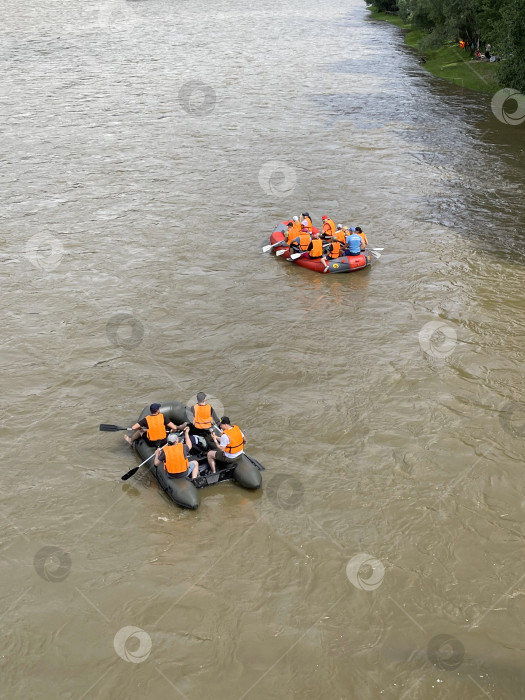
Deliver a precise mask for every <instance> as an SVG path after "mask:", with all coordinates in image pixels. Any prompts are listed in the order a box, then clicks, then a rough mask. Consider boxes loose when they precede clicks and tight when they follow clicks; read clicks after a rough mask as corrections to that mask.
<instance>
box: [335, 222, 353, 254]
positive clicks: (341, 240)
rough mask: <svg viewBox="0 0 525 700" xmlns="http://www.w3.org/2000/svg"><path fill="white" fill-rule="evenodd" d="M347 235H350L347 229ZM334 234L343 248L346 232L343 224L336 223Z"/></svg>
mask: <svg viewBox="0 0 525 700" xmlns="http://www.w3.org/2000/svg"><path fill="white" fill-rule="evenodd" d="M345 228H346V227H345ZM346 230H347V231H348V229H346ZM348 235H350V231H348ZM334 236H335V237H336V239H337V240H338V241H339V243H340V244H341V245H342V246H343V248H344V247H345V244H346V232H345V230H344V228H343V224H337V228H336V230H335V233H334Z"/></svg>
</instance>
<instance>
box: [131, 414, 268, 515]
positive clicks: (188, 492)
mask: <svg viewBox="0 0 525 700" xmlns="http://www.w3.org/2000/svg"><path fill="white" fill-rule="evenodd" d="M160 410H161V412H162V413H163V414H164V415H165V416H166V417H167V418H168V419H169V420H170V421H172V422H173V423H175V425H180V424H181V423H184V422H185V421H187V420H188V417H187V413H186V407H185V405H184V404H183V403H181V402H180V401H164V402H162V403H161V405H160ZM149 413H150V410H149V406H146V407H145V408H144V410H143V411H142V413H141V414H140V416H139V420H141V419H142V418H144V417H145V416H147V415H149ZM190 432H191V431H190ZM201 442H204V441H203V440H202V441H201ZM208 448H209V449H215V444H208V445H207V446H205V445H204V444H203V445H202V447H201V448H199V447H198V446H196V447H194V448H193V449H192V452H191V455H190V459H195V460H197V461H198V462H199V476H198V477H197V478H196V479H190V478H179V479H170V478H168V476H167V475H166V471H165V469H164V466H163V465H162V464H161V465H160V466H158V467H156V466H155V464H154V460H153V458H152V459H150V460H149V462H148V463H147V464H148V466H149V469H150V471H151V472H152V473H153V475H154V476H155V478H156V479H157V481H158V483H159V485H160V487H161V488H162V490H163V491H164V493H165V494H166V495H167V496H168V498H170V499H171V500H172V501H173V502H174V503H176V504H177V505H178V506H181V507H182V508H191V509H192V510H195V509H196V508H198V507H199V502H200V498H199V489H202V488H205V487H206V486H212V485H213V484H218V483H220V482H222V481H235V482H237V483H238V484H239V486H243V487H244V488H246V489H252V490H253V489H258V488H260V486H261V484H262V477H261V471H263V470H264V467H263V466H262V464H261V463H260V462H258V461H257V460H256V459H254V458H253V457H248V455H247V454H243V456H242V457H241V459H240V460H238V461H237V462H235V464H232V465H231V466H230V465H228V464H225V465H223V464H221V463H220V462H217V466H216V469H217V471H216V473H215V474H213V473H211V472H210V471H209V469H207V466H208V461H207V459H206V453H207V450H208ZM135 449H136V450H137V452H138V454H139V455H140V457H141V460H145V459H147V458H148V457H150V456H151V455H152V454H153V453H154V452H155V447H153V446H152V445H150V444H149V443H147V442H146V440H144V439H142V438H140V439H139V440H137V441H136V442H135Z"/></svg>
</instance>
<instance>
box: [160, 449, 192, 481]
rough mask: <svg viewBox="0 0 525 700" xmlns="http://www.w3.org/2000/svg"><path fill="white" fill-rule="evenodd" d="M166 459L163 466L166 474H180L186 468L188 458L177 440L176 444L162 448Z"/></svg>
mask: <svg viewBox="0 0 525 700" xmlns="http://www.w3.org/2000/svg"><path fill="white" fill-rule="evenodd" d="M162 449H163V450H164V455H165V456H166V461H165V462H164V468H165V470H166V471H167V472H168V474H182V472H185V471H186V470H187V469H188V465H189V460H188V458H187V457H185V456H184V445H183V443H182V442H178V443H177V444H176V445H166V446H165V447H163V448H162Z"/></svg>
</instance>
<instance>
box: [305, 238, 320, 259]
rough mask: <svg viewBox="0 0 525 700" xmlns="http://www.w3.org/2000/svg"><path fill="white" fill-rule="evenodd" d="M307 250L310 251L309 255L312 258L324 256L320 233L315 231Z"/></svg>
mask: <svg viewBox="0 0 525 700" xmlns="http://www.w3.org/2000/svg"><path fill="white" fill-rule="evenodd" d="M306 250H307V251H308V257H309V258H311V259H312V260H317V259H319V258H322V257H323V241H322V240H321V239H320V238H319V234H318V233H314V235H313V236H312V240H311V241H310V245H309V246H308V248H307V249H306Z"/></svg>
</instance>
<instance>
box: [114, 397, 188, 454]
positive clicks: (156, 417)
mask: <svg viewBox="0 0 525 700" xmlns="http://www.w3.org/2000/svg"><path fill="white" fill-rule="evenodd" d="M149 410H150V411H151V414H150V415H149V416H146V417H145V418H143V419H142V420H139V422H138V423H135V425H132V426H131V428H132V430H136V432H135V433H133V435H132V436H131V437H129V436H128V435H124V440H125V441H126V442H128V443H129V444H130V445H133V443H134V442H135V440H138V438H139V437H142V435H144V433H146V442H148V443H150V444H154V443H159V442H164V440H165V439H166V435H167V434H168V431H167V430H166V428H171V430H182V428H185V427H186V426H187V425H188V424H187V423H183V424H182V425H179V426H176V425H175V423H172V422H171V421H169V420H168V419H167V418H166V416H165V415H164V414H163V413H161V412H160V403H152V404H151V406H150V407H149Z"/></svg>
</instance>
